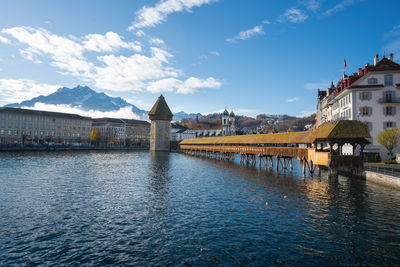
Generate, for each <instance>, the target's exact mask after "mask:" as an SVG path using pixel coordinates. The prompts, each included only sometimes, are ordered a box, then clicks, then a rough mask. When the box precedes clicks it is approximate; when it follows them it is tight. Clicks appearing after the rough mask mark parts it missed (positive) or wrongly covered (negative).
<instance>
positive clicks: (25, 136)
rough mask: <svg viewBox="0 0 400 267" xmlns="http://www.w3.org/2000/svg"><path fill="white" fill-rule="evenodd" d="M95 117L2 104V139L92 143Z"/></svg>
mask: <svg viewBox="0 0 400 267" xmlns="http://www.w3.org/2000/svg"><path fill="white" fill-rule="evenodd" d="M91 130H92V120H91V118H88V117H82V116H79V115H75V114H67V113H58V112H48V111H38V110H29V109H20V108H8V107H2V108H0V143H1V144H15V143H19V144H24V143H30V142H35V143H49V142H54V143H59V144H61V143H62V144H72V143H90V135H91Z"/></svg>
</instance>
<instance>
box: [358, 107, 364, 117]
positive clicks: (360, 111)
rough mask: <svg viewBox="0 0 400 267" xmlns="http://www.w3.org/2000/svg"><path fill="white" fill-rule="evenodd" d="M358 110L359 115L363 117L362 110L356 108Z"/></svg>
mask: <svg viewBox="0 0 400 267" xmlns="http://www.w3.org/2000/svg"><path fill="white" fill-rule="evenodd" d="M358 110H359V113H360V115H361V116H363V112H362V108H358Z"/></svg>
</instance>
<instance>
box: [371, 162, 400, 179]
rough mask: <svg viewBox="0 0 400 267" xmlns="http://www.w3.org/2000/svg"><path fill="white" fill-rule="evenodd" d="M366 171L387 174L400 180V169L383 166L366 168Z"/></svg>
mask: <svg viewBox="0 0 400 267" xmlns="http://www.w3.org/2000/svg"><path fill="white" fill-rule="evenodd" d="M364 170H366V171H371V172H377V173H381V174H386V175H390V176H393V177H397V178H400V168H394V167H381V166H368V165H367V166H364Z"/></svg>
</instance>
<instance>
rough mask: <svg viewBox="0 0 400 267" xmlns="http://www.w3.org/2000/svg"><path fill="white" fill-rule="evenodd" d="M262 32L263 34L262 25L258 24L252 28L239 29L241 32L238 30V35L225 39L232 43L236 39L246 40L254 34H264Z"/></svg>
mask: <svg viewBox="0 0 400 267" xmlns="http://www.w3.org/2000/svg"><path fill="white" fill-rule="evenodd" d="M264 34H265V32H264V31H263V26H262V25H258V26H255V27H254V28H252V29H249V30H245V31H241V32H239V34H238V35H236V36H235V37H232V38H228V39H226V41H227V42H230V43H234V42H236V41H238V40H246V39H249V38H251V37H254V36H256V35H264Z"/></svg>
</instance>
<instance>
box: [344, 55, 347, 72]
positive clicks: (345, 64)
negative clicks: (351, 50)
mask: <svg viewBox="0 0 400 267" xmlns="http://www.w3.org/2000/svg"><path fill="white" fill-rule="evenodd" d="M346 67H347V63H346V58H344V70H346Z"/></svg>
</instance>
